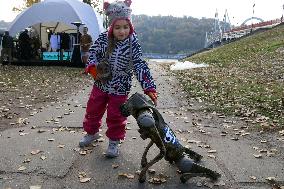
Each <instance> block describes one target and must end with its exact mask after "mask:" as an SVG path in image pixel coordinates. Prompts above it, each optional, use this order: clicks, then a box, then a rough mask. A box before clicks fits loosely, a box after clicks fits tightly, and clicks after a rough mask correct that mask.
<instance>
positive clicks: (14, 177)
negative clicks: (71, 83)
mask: <svg viewBox="0 0 284 189" xmlns="http://www.w3.org/2000/svg"><path fill="white" fill-rule="evenodd" d="M151 69H152V74H153V76H154V79H155V80H156V83H157V85H158V92H159V105H158V109H159V111H160V112H161V113H162V115H163V116H164V119H165V121H166V122H168V123H169V125H171V127H172V129H173V130H174V131H175V132H176V135H177V136H178V138H179V140H180V141H181V143H182V144H183V145H185V146H188V147H190V148H192V149H193V150H195V151H197V152H198V153H200V154H201V155H203V156H204V158H203V160H202V162H201V164H202V165H203V166H206V167H208V168H211V169H213V170H215V171H217V172H219V173H221V174H222V177H221V178H220V179H219V180H218V181H217V182H215V183H213V182H211V181H210V180H208V179H206V178H199V177H198V178H193V179H190V180H189V181H188V182H187V183H185V184H182V183H181V182H180V179H179V177H180V174H179V173H178V172H177V168H176V167H175V166H174V165H171V164H169V163H168V162H166V161H165V160H161V161H159V162H157V163H156V164H155V165H154V166H153V167H152V169H154V171H155V173H148V175H147V181H146V182H145V183H139V182H138V174H137V171H138V170H140V159H141V156H142V153H143V151H144V148H145V147H146V145H147V144H148V143H149V141H148V140H142V139H141V138H140V137H139V133H138V131H137V129H138V126H137V124H136V122H135V120H134V119H133V118H132V117H130V118H129V119H128V124H127V136H126V139H125V141H123V142H122V143H121V145H120V156H119V157H118V158H114V159H107V158H106V157H105V156H104V152H105V150H106V148H107V144H108V140H107V138H106V136H105V131H106V125H105V122H104V123H103V126H102V129H101V131H100V134H101V135H102V138H101V139H100V140H99V141H98V142H95V143H93V145H92V147H89V148H85V149H80V148H79V147H78V142H79V140H80V138H82V137H83V136H84V132H83V129H82V120H83V117H84V113H85V106H86V102H87V100H88V95H89V92H90V90H91V88H90V87H86V88H85V89H84V90H80V91H78V92H77V93H76V94H73V95H72V96H70V97H69V98H68V99H67V100H65V101H62V102H58V103H53V104H49V105H48V106H46V107H44V108H43V109H41V110H40V111H38V112H36V113H35V114H32V115H31V116H30V117H28V119H26V120H25V122H27V123H28V124H27V125H26V126H25V127H19V128H13V129H8V130H5V131H3V132H1V133H0V144H1V148H0V188H1V189H18V188H20V189H26V188H27V189H29V188H30V189H39V188H41V189H61V188H70V189H71V188H74V189H77V188H78V189H79V188H80V189H81V188H82V189H88V188H98V189H100V188H101V189H111V188H121V189H122V188H125V189H128V188H129V189H133V188H138V189H140V188H143V189H144V188H146V189H148V188H159V189H160V188H165V189H170V188H181V189H182V188H192V189H196V188H218V189H219V188H220V189H227V188H234V189H270V188H272V185H271V184H269V182H268V180H269V179H270V180H271V179H272V180H275V181H276V182H277V183H278V184H279V187H280V186H284V157H283V149H284V139H283V136H281V135H277V133H276V134H273V135H272V134H269V133H262V132H258V131H251V130H250V129H249V127H248V125H247V123H244V122H242V121H241V120H240V119H239V118H235V117H226V116H223V115H221V114H218V113H207V112H206V111H204V109H203V106H202V102H196V101H193V100H190V101H187V100H186V93H184V92H183V91H182V89H181V86H180V84H179V83H178V82H177V81H176V79H175V78H174V76H173V75H172V74H170V73H169V72H167V71H166V70H164V69H163V68H162V67H161V66H160V65H159V64H151ZM132 92H133V93H134V92H142V90H141V88H140V87H139V84H138V83H137V82H135V84H134V87H133V90H132ZM156 154H158V149H157V148H156V147H153V148H151V150H150V152H149V156H148V160H149V159H151V158H153V157H154V156H155V155H156ZM260 155H261V156H260ZM151 178H156V180H157V181H165V182H162V183H160V184H155V183H153V182H151V181H152V180H151ZM161 178H163V179H161Z"/></svg>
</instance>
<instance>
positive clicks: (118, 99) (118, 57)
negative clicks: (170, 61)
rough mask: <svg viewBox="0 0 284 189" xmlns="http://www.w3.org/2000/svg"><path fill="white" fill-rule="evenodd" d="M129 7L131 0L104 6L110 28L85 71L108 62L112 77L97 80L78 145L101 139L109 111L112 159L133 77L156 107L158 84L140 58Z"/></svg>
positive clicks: (122, 134) (121, 134)
mask: <svg viewBox="0 0 284 189" xmlns="http://www.w3.org/2000/svg"><path fill="white" fill-rule="evenodd" d="M130 4H131V0H125V1H124V2H123V1H115V2H114V3H111V4H110V3H107V2H105V3H104V10H105V13H106V15H107V16H108V19H109V29H108V31H107V32H104V33H102V34H100V36H99V38H98V39H97V40H96V41H95V43H94V44H93V45H92V47H91V48H90V50H89V53H90V56H89V59H88V65H87V67H86V72H87V73H89V72H90V70H91V69H92V68H94V67H97V66H98V64H99V63H101V62H102V61H104V60H105V59H106V60H107V62H108V65H109V66H110V70H111V75H112V77H111V78H110V79H109V80H107V81H102V80H101V79H100V78H95V81H94V86H93V89H92V92H91V94H90V97H89V101H88V103H87V109H86V114H85V119H84V121H83V127H84V130H85V131H86V132H87V134H86V135H85V136H84V137H83V138H82V139H81V140H80V142H79V145H80V146H81V147H84V146H87V145H89V144H90V143H92V142H93V141H94V140H96V139H97V138H98V136H99V135H98V131H99V128H100V126H101V124H102V117H103V115H104V113H105V111H106V110H107V118H106V123H107V131H106V136H107V137H108V138H109V145H108V149H107V151H106V156H107V157H111V158H112V157H117V156H118V154H119V151H118V143H119V141H120V140H122V139H124V137H125V125H126V118H125V117H123V116H122V115H121V112H120V106H121V105H122V104H123V103H125V102H126V100H127V95H128V94H129V92H130V88H131V81H132V75H133V74H135V75H136V78H137V80H138V81H139V82H140V84H141V87H142V88H143V90H144V93H145V94H147V95H148V96H149V97H150V98H151V99H152V101H153V102H154V104H155V105H156V104H157V93H156V85H155V83H154V81H153V78H152V76H151V74H150V70H149V68H148V65H147V63H146V62H145V61H144V60H142V58H141V56H142V52H141V47H140V44H139V43H138V40H137V37H136V35H135V33H134V28H133V26H132V23H131V21H130V16H131V9H130Z"/></svg>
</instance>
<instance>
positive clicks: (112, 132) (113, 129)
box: [83, 85, 127, 140]
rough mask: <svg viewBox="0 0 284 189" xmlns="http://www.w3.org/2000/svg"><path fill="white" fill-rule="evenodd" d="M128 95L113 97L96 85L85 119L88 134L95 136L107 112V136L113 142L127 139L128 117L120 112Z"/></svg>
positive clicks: (84, 124)
mask: <svg viewBox="0 0 284 189" xmlns="http://www.w3.org/2000/svg"><path fill="white" fill-rule="evenodd" d="M126 100H127V95H111V94H108V93H105V92H103V91H101V90H100V89H99V88H98V87H96V86H95V85H94V86H93V89H92V92H91V94H90V97H89V100H88V103H87V109H86V114H85V118H84V121H83V127H84V130H85V131H86V132H87V133H88V134H95V133H97V132H98V131H99V128H100V127H101V125H102V117H103V115H104V113H105V111H106V110H107V118H106V123H107V127H108V128H107V131H106V136H107V137H108V138H109V139H111V140H122V139H124V137H125V125H126V117H123V116H122V115H121V112H120V105H122V104H123V103H125V102H126Z"/></svg>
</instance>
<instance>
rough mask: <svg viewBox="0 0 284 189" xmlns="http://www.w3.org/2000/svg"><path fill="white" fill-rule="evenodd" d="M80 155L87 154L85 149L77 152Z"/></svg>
mask: <svg viewBox="0 0 284 189" xmlns="http://www.w3.org/2000/svg"><path fill="white" fill-rule="evenodd" d="M79 154H80V155H87V151H86V150H82V151H80V152H79Z"/></svg>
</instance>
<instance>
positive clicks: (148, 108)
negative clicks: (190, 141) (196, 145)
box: [121, 93, 220, 182]
mask: <svg viewBox="0 0 284 189" xmlns="http://www.w3.org/2000/svg"><path fill="white" fill-rule="evenodd" d="M121 112H122V115H124V116H125V117H128V116H130V115H132V116H133V117H134V118H135V119H136V121H137V124H138V126H139V130H138V132H139V133H140V136H141V138H142V139H143V140H145V139H147V138H149V139H150V140H151V141H150V143H149V144H148V146H147V147H146V149H145V151H144V153H143V156H142V159H141V166H142V171H141V173H140V175H139V181H140V182H145V180H146V172H147V170H148V169H149V168H150V167H151V166H152V165H153V164H155V163H156V162H158V161H159V160H161V159H162V158H163V157H164V158H165V160H167V161H169V162H170V163H175V164H176V165H177V167H178V169H179V170H180V171H181V173H182V176H181V178H180V179H181V181H182V182H186V181H187V180H188V179H189V178H191V177H195V176H202V177H209V178H211V179H212V180H216V179H217V178H218V177H220V174H219V173H216V172H214V171H212V170H210V169H208V168H205V167H202V166H200V165H198V164H197V163H195V162H199V161H200V160H201V158H202V156H201V155H199V154H198V153H196V152H194V151H192V150H190V149H188V148H185V147H183V146H182V145H181V143H180V142H179V140H178V139H177V137H176V135H175V134H174V132H173V130H172V129H171V128H170V127H169V125H168V124H167V123H166V122H165V121H164V119H163V117H162V115H161V114H160V113H159V112H158V110H157V109H156V108H155V107H154V106H153V104H152V103H151V102H150V101H148V100H147V98H146V97H145V96H143V95H141V94H139V93H135V94H134V95H132V96H131V97H130V98H129V99H128V100H127V102H126V103H125V104H123V105H122V106H121ZM153 144H155V145H156V146H157V147H158V148H159V149H160V153H159V154H158V155H157V156H156V157H155V158H154V159H153V160H151V161H150V162H148V161H147V153H148V151H149V149H150V148H151V146H152V145H153ZM187 155H188V156H189V157H190V158H191V159H193V160H194V161H195V162H194V161H192V160H191V159H189V158H187Z"/></svg>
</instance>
